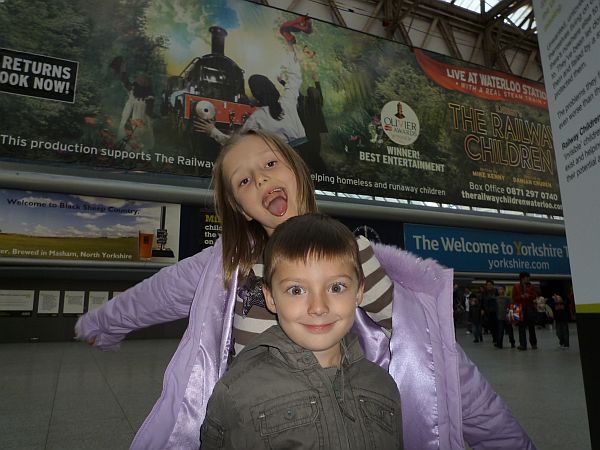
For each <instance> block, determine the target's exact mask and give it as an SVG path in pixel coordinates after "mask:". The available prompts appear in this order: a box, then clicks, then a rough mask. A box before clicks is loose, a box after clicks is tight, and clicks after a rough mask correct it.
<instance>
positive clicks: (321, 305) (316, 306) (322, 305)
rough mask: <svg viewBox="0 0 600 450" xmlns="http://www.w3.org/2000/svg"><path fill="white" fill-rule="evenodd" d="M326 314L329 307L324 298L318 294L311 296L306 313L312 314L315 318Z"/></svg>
mask: <svg viewBox="0 0 600 450" xmlns="http://www.w3.org/2000/svg"><path fill="white" fill-rule="evenodd" d="M328 312H329V307H328V306H327V301H326V300H325V297H324V296H322V295H321V294H319V293H317V294H313V295H311V297H310V299H309V303H308V313H309V314H314V315H315V316H321V315H323V314H327V313H328Z"/></svg>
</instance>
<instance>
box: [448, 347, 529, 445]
mask: <svg viewBox="0 0 600 450" xmlns="http://www.w3.org/2000/svg"><path fill="white" fill-rule="evenodd" d="M456 347H457V353H458V358H459V360H458V363H459V376H460V392H461V403H462V414H463V436H464V438H465V440H466V441H467V442H468V443H469V445H470V446H471V447H472V448H473V450H504V449H508V448H514V449H517V448H518V449H521V450H535V445H534V444H533V442H532V441H531V439H530V438H529V436H527V433H526V432H525V430H524V429H523V427H521V425H520V424H519V423H518V422H517V420H516V419H515V418H514V416H513V415H512V413H511V412H510V410H509V409H508V407H507V406H506V404H505V403H504V402H503V401H502V399H501V398H500V397H499V396H498V394H496V392H494V390H493V389H492V387H491V386H490V385H489V383H488V382H487V381H486V379H485V378H484V377H483V375H481V373H480V372H479V370H478V369H477V367H476V366H475V364H473V362H472V361H471V360H470V359H469V358H468V357H467V355H466V354H465V352H464V351H463V350H462V348H460V346H459V345H458V344H457V346H456Z"/></svg>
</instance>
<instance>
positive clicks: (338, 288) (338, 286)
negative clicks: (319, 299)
mask: <svg viewBox="0 0 600 450" xmlns="http://www.w3.org/2000/svg"><path fill="white" fill-rule="evenodd" d="M346 289H348V287H347V286H346V285H345V284H344V283H342V282H341V281H338V282H336V283H333V284H332V285H331V287H330V288H329V290H330V291H331V292H333V293H334V294H341V293H342V292H344V291H345V290H346Z"/></svg>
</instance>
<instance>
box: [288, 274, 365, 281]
mask: <svg viewBox="0 0 600 450" xmlns="http://www.w3.org/2000/svg"><path fill="white" fill-rule="evenodd" d="M336 278H346V279H348V280H354V278H356V277H354V276H352V275H351V274H347V273H340V274H337V275H332V276H331V277H329V278H328V279H329V280H333V279H336ZM307 280H310V278H302V277H287V278H282V279H281V280H278V283H289V282H306V281H307Z"/></svg>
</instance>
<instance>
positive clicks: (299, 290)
mask: <svg viewBox="0 0 600 450" xmlns="http://www.w3.org/2000/svg"><path fill="white" fill-rule="evenodd" d="M305 292H306V291H305V290H304V288H303V287H302V286H292V287H290V288H288V290H287V293H288V294H290V295H302V294H304V293H305Z"/></svg>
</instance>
